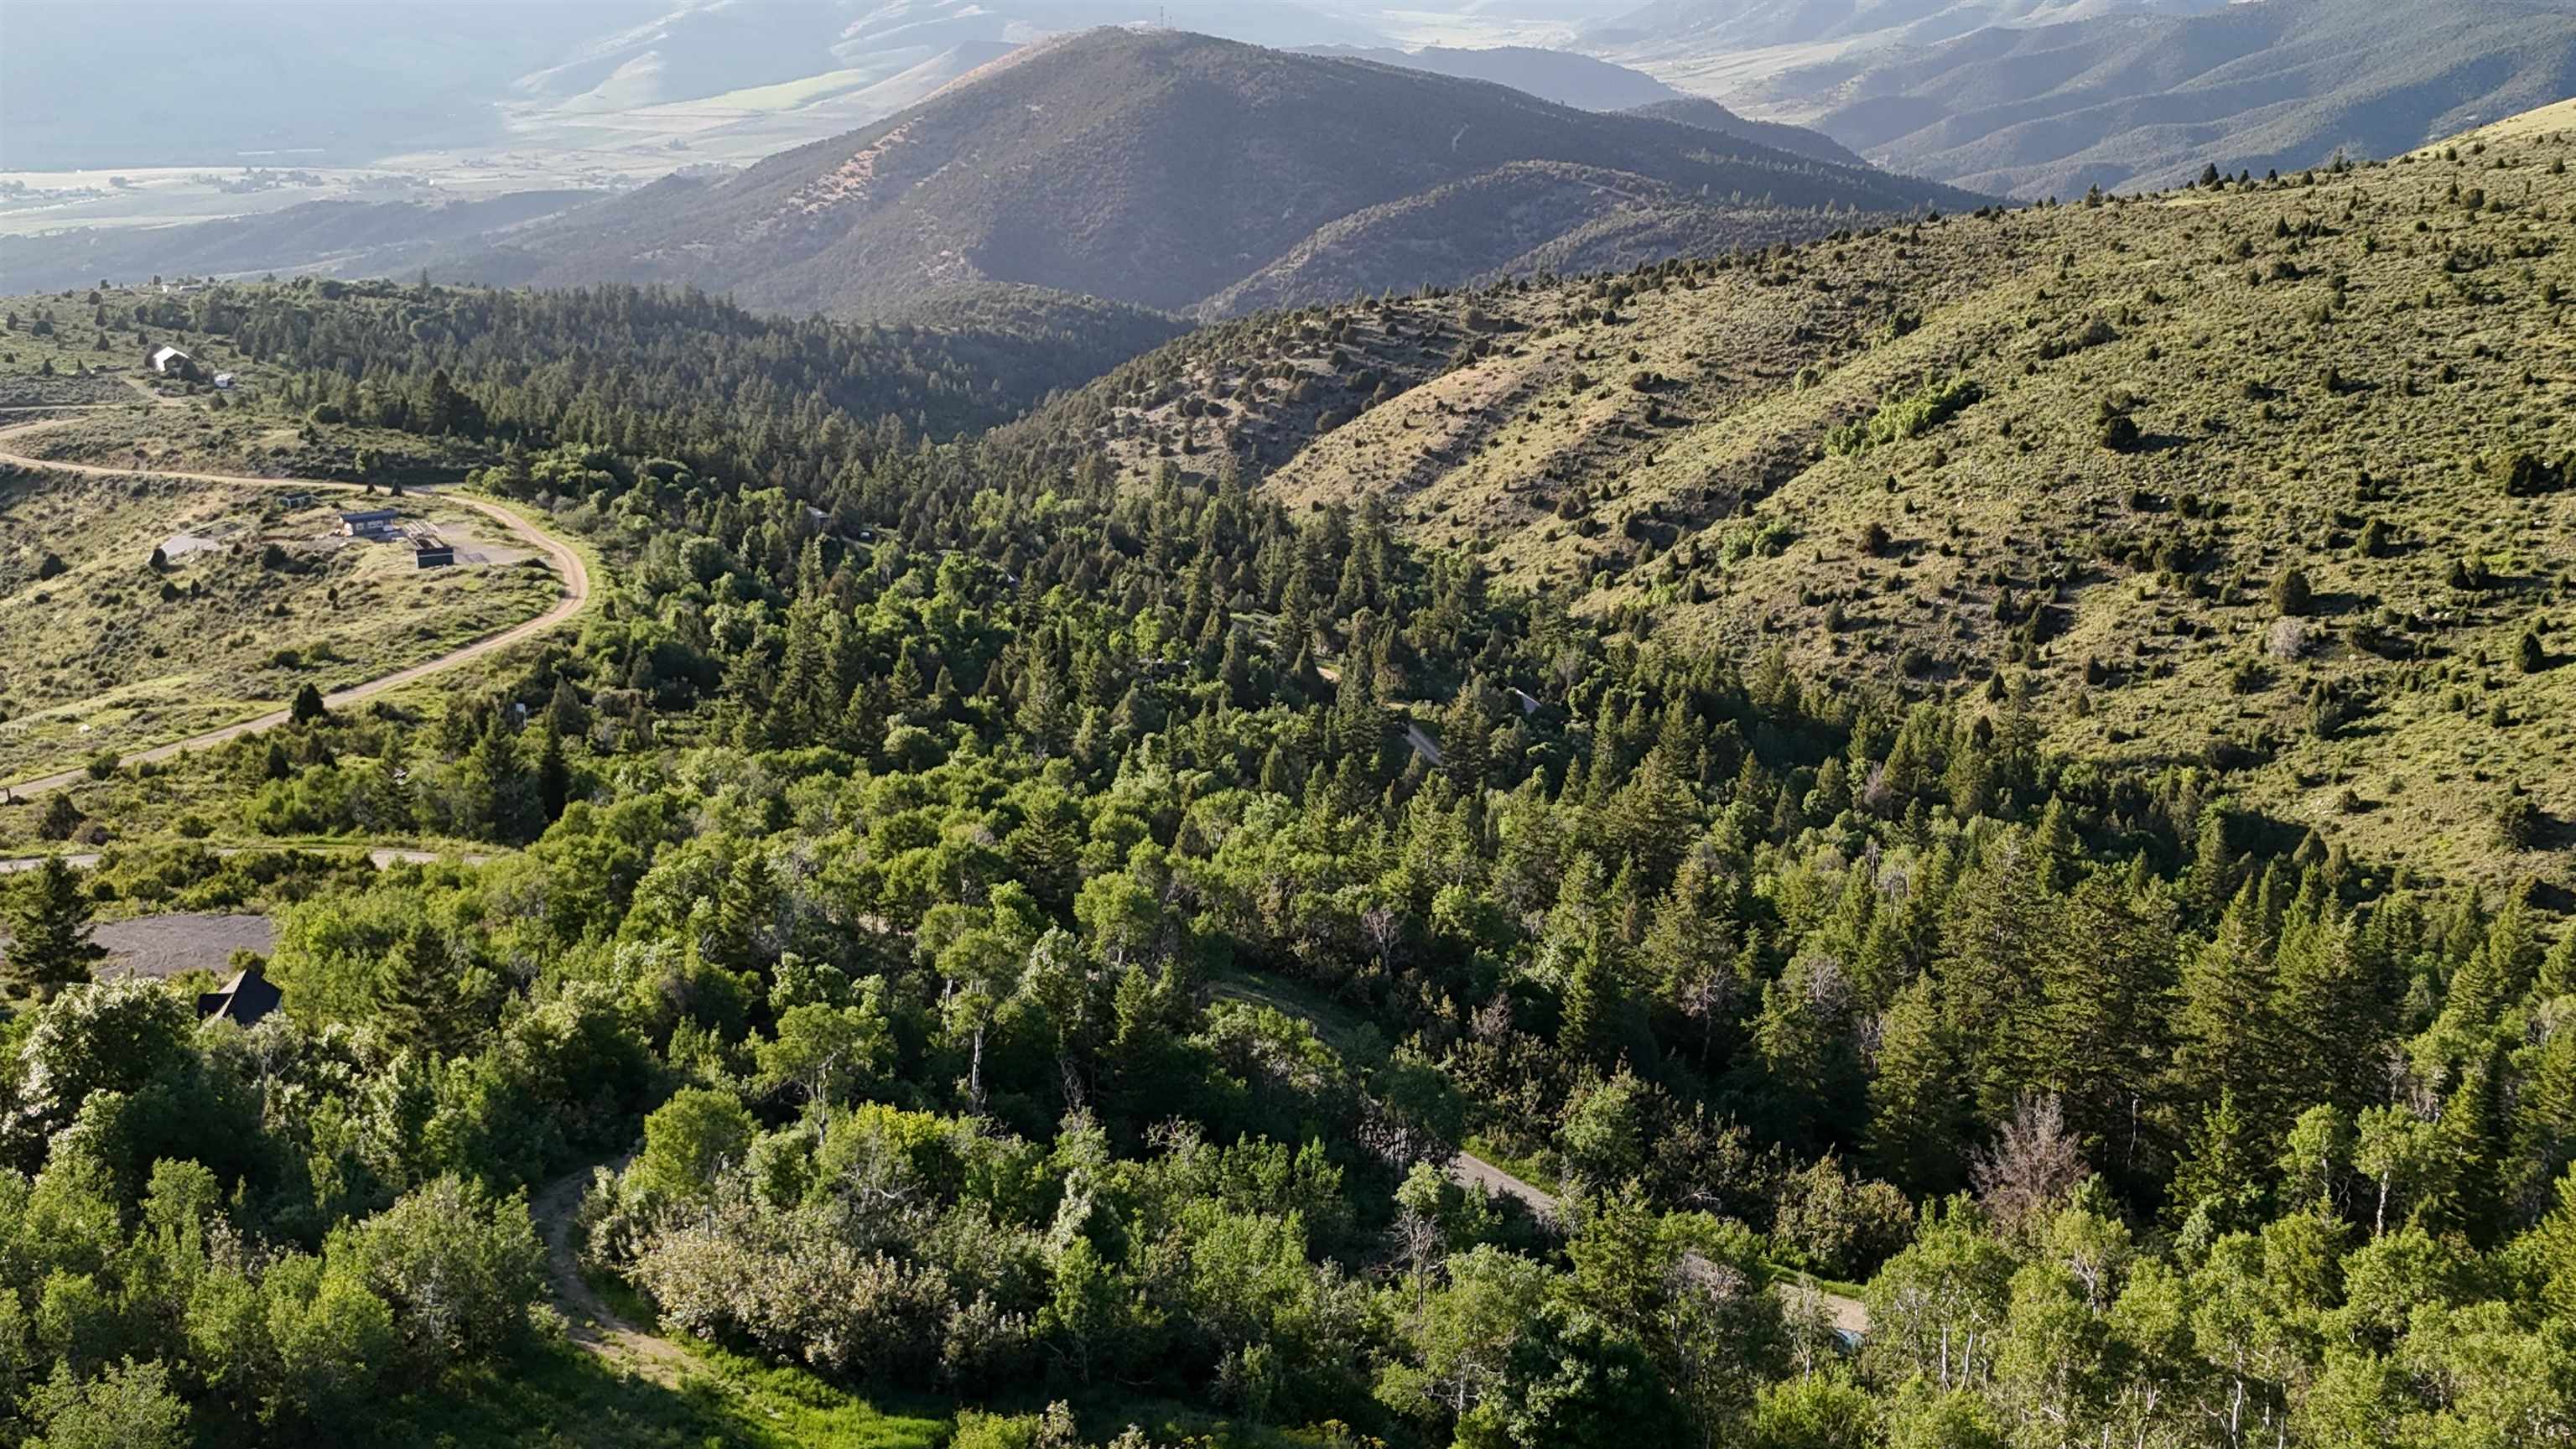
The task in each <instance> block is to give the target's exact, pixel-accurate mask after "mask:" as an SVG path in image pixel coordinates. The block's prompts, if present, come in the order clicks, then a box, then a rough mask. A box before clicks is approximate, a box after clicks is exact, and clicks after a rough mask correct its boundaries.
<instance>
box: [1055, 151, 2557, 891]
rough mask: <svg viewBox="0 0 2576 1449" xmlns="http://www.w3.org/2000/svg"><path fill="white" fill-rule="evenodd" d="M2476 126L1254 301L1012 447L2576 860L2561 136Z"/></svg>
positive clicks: (2491, 842) (2441, 854)
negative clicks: (2395, 151) (2157, 191)
mask: <svg viewBox="0 0 2576 1449" xmlns="http://www.w3.org/2000/svg"><path fill="white" fill-rule="evenodd" d="M2495 135H2496V139H2494V140H2491V141H2489V142H2488V143H2487V144H2486V146H2485V149H2484V150H2483V151H2478V150H2474V149H2472V148H2468V147H2463V148H2461V149H2460V150H2459V151H2458V153H2457V159H2448V158H2447V157H2446V156H2445V155H2444V154H2443V153H2440V152H2435V153H2431V154H2429V155H2427V156H2424V157H2421V158H2417V159H2410V160H2407V161H2405V162H2403V163H2388V164H2385V165H2380V166H2375V167H2370V168H2365V169H2362V170H2359V171H2357V172H2354V173H2350V174H2327V173H2320V174H2317V175H2316V176H2315V177H2314V178H2313V181H2311V180H2310V179H2309V178H2307V177H2303V176H2298V175H2293V176H2289V177H2286V178H2284V179H2283V180H2282V181H2281V182H2279V183H2277V184H2271V185H2266V184H2263V183H2261V182H2256V183H2253V184H2251V185H2248V186H2243V187H2236V186H2230V187H2226V188H2222V189H2215V190H2199V189H2195V190H2190V191H2185V192H2180V193H2175V194H2169V195H2161V196H2157V197H2153V198H2148V199H2143V200H2132V201H2124V202H2113V203H2111V204H2108V205H2104V206H2100V207H2086V206H2081V205H2076V206H2067V207H2059V208H2044V209H2037V210H2031V211H2024V212H2018V213H1988V214H1984V215H1977V216H1959V217H1953V218H1948V219H1945V220H1942V221H1939V222H1937V223H1931V224H1924V225H1919V226H1905V227H1900V228H1897V229H1893V230H1888V231H1883V232H1879V233H1876V234H1864V235H1848V236H1843V237H1839V238H1836V239H1832V240H1828V241H1826V242H1823V243H1820V244H1817V245H1813V246H1809V247H1806V248H1803V249H1797V250H1792V251H1788V252H1784V253H1775V254H1772V255H1769V256H1764V257H1752V258H1741V259H1732V260H1728V261H1722V262H1718V263H1711V264H1705V265H1687V264H1676V265H1667V266H1663V267H1659V268H1656V269H1652V270H1650V271H1647V272H1643V273H1640V274H1636V275H1631V276H1624V277H1617V278H1600V279H1593V280H1587V281H1579V282H1568V283H1564V284H1558V285H1545V286H1542V285H1525V284H1513V285H1507V286H1502V287H1498V288H1494V289H1489V290H1485V291H1481V292H1477V293H1474V294H1462V295H1449V296H1428V297H1412V298H1405V299H1398V300H1393V301H1388V302H1376V303H1370V304H1365V305H1360V306H1355V307H1349V308H1340V309H1329V310H1313V309H1310V310H1307V311H1304V312H1298V313H1289V314H1280V315H1276V316H1271V317H1263V318H1255V319H1247V320H1245V321H1243V322H1239V323H1236V324H1233V325H1232V326H1230V327H1228V328H1224V329H1214V330H1210V331H1207V332H1203V333H1201V334H1198V335H1195V336H1193V337H1191V338H1188V339H1184V340H1183V341H1181V342H1179V343H1176V344H1175V345H1173V346H1172V347H1169V348H1166V349H1164V350H1163V351H1162V352H1159V353H1156V354H1152V355H1149V356H1148V357H1145V358H1143V359H1140V360H1138V361H1137V362H1135V363H1132V364H1130V365H1129V366H1128V367H1126V368H1124V369H1122V370H1121V371H1119V372H1118V373H1114V374H1112V375H1111V376H1110V377H1109V378H1108V379H1105V380H1104V381H1103V382H1102V383H1100V384H1097V385H1095V386H1094V387H1093V388H1092V389H1090V390H1089V391H1087V392H1086V393H1084V394H1082V395H1080V396H1078V397H1075V398H1072V399H1068V400H1066V401H1064V402H1063V403H1061V404H1059V405H1058V406H1057V408H1055V409H1054V410H1053V411H1052V412H1051V413H1049V414H1047V415H1044V416H1042V417H1041V418H1040V419H1039V420H1036V421H1034V422H1033V423H1032V424H1030V425H1029V426H1028V427H1027V429H1026V430H1025V432H1026V434H1027V436H1029V437H1031V438H1033V439H1038V440H1041V441H1044V442H1046V443H1048V445H1052V446H1063V447H1065V448H1067V450H1068V453H1069V454H1075V453H1079V452H1080V451H1082V450H1084V449H1087V448H1088V447H1090V446H1092V445H1093V444H1095V443H1099V442H1105V443H1106V444H1107V445H1108V446H1109V447H1110V448H1111V449H1112V450H1113V452H1114V454H1115V456H1117V457H1118V458H1119V459H1120V460H1121V463H1122V465H1123V466H1125V467H1127V468H1129V469H1131V470H1132V471H1133V472H1135V473H1136V474H1137V475H1138V476H1140V477H1142V476H1146V475H1149V474H1151V473H1152V472H1153V471H1155V470H1157V469H1159V468H1161V467H1163V466H1166V465H1171V466H1177V467H1181V468H1184V469H1187V470H1191V471H1197V472H1212V471H1214V470H1215V469H1216V468H1217V467H1218V466H1219V463H1220V460H1222V459H1224V458H1226V457H1227V456H1228V455H1229V453H1231V454H1232V455H1234V456H1236V457H1238V458H1240V459H1241V460H1242V465H1243V467H1244V471H1245V473H1246V475H1247V476H1257V477H1259V478H1261V479H1262V486H1263V487H1265V488H1267V489H1269V490H1270V491H1272V492H1273V493H1274V494H1277V495H1280V496H1282V497H1284V498H1285V499H1287V500H1289V501H1291V502H1292V503H1295V504H1299V505H1302V504H1306V503H1316V504H1326V503H1350V502H1355V501H1357V500H1360V499H1363V498H1375V499H1378V500H1380V501H1381V502H1382V503H1383V505H1384V506H1385V507H1386V508H1387V509H1389V510H1390V512H1391V513H1392V514H1393V515H1394V516H1395V517H1397V518H1399V519H1400V520H1402V522H1403V524H1404V526H1405V527H1407V528H1408V529H1410V530H1411V531H1412V532H1413V533H1414V534H1415V535H1416V536H1417V537H1421V538H1424V539H1428V540H1433V541H1442V542H1448V543H1453V544H1456V545H1459V546H1462V547H1465V548H1468V549H1472V550H1475V551H1478V552H1480V553H1481V554H1482V555H1483V556H1484V557H1485V558H1486V559H1487V560H1488V562H1489V563H1490V564H1491V566H1493V567H1494V568H1495V569H1497V570H1498V571H1499V572H1501V573H1502V574H1503V575H1505V576H1507V577H1508V578H1509V579H1510V580H1512V581H1515V582H1517V583H1518V584H1521V585H1525V586H1549V587H1553V588H1556V589H1560V590H1564V591H1567V593H1568V596H1569V598H1570V599H1571V600H1573V601H1574V602H1575V605H1576V607H1578V608H1580V609H1584V610H1588V611H1594V612H1598V613H1603V614H1607V615H1609V616H1611V617H1615V618H1621V619H1626V620H1628V621H1630V622H1631V623H1632V625H1633V627H1634V628H1635V630H1636V632H1638V633H1639V634H1641V635H1651V636H1653V637H1658V638H1664V639H1669V640H1674V641H1679V642H1684V643H1686V644H1690V645H1692V646H1693V647H1699V646H1701V645H1706V646H1713V647H1718V648H1721V649H1724V650H1727V651H1729V652H1732V653H1734V654H1736V655H1738V656H1740V657H1745V658H1758V657H1759V656H1761V655H1763V654H1764V653H1766V652H1768V651H1770V650H1772V649H1774V648H1779V649H1784V650H1786V651H1788V653H1789V654H1790V655H1791V656H1793V657H1794V658H1795V660H1796V661H1797V662H1798V663H1799V664H1801V665H1802V666H1804V667H1806V668H1809V669H1811V670H1815V671H1818V672H1821V673H1824V674H1827V675H1841V676H1843V677H1846V678H1850V679H1853V680H1855V681H1858V680H1862V679H1873V680H1880V681H1897V682H1901V683H1903V684H1905V685H1907V687H1912V688H1918V689H1927V690H1928V689H1943V688H1971V687H1974V688H1984V687H1987V685H1988V682H1989V681H2010V682H2027V685H2028V687H2029V689H2030V691H2031V709H2032V712H2033V717H2034V718H2035V719H2038V720H2041V721H2043V722H2044V728H2045V729H2046V730H2047V731H2048V732H2050V733H2051V734H2052V735H2053V737H2054V742H2055V743H2056V744H2057V745H2058V746H2061V747H2063V748H2064V749H2065V750H2066V751H2067V752H2068V753H2069V754H2070V755H2071V756H2075V757H2081V758H2086V759H2093V760H2101V761H2112V762H2128V763H2147V764H2155V763H2178V764H2192V765H2198V766H2203V767H2207V768H2210V769H2213V770H2214V771H2216V772H2217V777H2218V779H2219V781H2220V785H2221V788H2224V789H2227V790H2231V791H2238V792H2242V793H2243V794H2244V795H2245V796H2247V797H2248V798H2249V799H2250V800H2253V801H2256V802H2259V803H2260V804H2262V805H2263V806H2265V807H2266V808H2269V809H2272V810H2275V811H2278V812H2281V813H2284V814H2287V815H2289V816H2292V817H2294V818H2299V819H2304V820H2307V821H2310V822H2313V823H2315V824H2317V825H2319V826H2320V827H2323V828H2324V829H2326V831H2327V832H2328V834H2329V836H2330V837H2333V838H2338V839H2350V840H2353V841H2355V842H2357V843H2362V844H2366V845H2368V846H2369V847H2371V848H2372V849H2374V850H2379V851H2381V853H2382V854H2383V855H2394V854H2396V853H2398V852H2397V851H2396V849H2395V847H2397V846H2399V845H2401V844H2402V845H2404V846H2405V847H2406V854H2407V855H2408V856H2409V857H2410V858H2413V859H2416V860H2419V861H2425V862H2428V863H2430V864H2432V865H2433V866H2435V867H2436V868H2438V869H2443V870H2448V871H2457V872H2461V873H2466V874H2471V875H2486V876H2491V877H2494V878H2499V879H2500V878H2504V877H2506V876H2510V875H2517V874H2521V873H2527V872H2528V873H2538V874H2541V875H2543V876H2546V877H2549V878H2552V879H2554V880H2556V881H2558V882H2559V883H2560V884H2561V885H2570V884H2576V870H2571V857H2570V855H2569V854H2568V853H2567V852H2566V851H2565V850H2564V849H2558V850H2556V851H2555V852H2554V853H2553V852H2552V850H2551V849H2550V847H2552V846H2553V845H2564V844H2565V843H2566V842H2568V841H2569V840H2570V839H2571V838H2576V772H2571V771H2569V770H2568V769H2566V768H2565V764H2564V762H2565V760H2566V759H2567V757H2568V754H2569V751H2570V750H2571V749H2576V593H2572V592H2571V587H2576V343H2571V340H2570V339H2571V337H2576V334H2572V333H2571V332H2570V331H2569V329H2568V322H2569V320H2570V319H2569V316H2568V299H2569V298H2570V296H2571V295H2576V254H2571V248H2576V180H2571V178H2570V177H2569V176H2568V175H2567V174H2566V171H2565V167H2566V163H2567V162H2569V161H2570V160H2576V145H2571V144H2570V141H2569V139H2568V138H2567V136H2566V135H2564V134H2563V133H2562V134H2550V133H2546V132H2542V131H2539V130H2538V129H2536V128H2524V129H2521V130H2515V129H2512V128H2499V129H2498V131H2497V132H2496V133H2495ZM1997 687H2004V686H2002V685H2000V684H1999V685H1998V686H1997ZM2520 791H2528V792H2529V793H2528V795H2527V796H2525V795H2520V794H2518V793H2517V792H2520ZM2518 801H2519V802H2523V803H2527V804H2529V805H2530V806H2531V807H2533V811H2534V813H2533V814H2530V815H2526V814H2524V813H2523V811H2522V810H2521V807H2520V805H2519V804H2518V803H2517V802H2518ZM2508 831H2510V833H2508Z"/></svg>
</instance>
